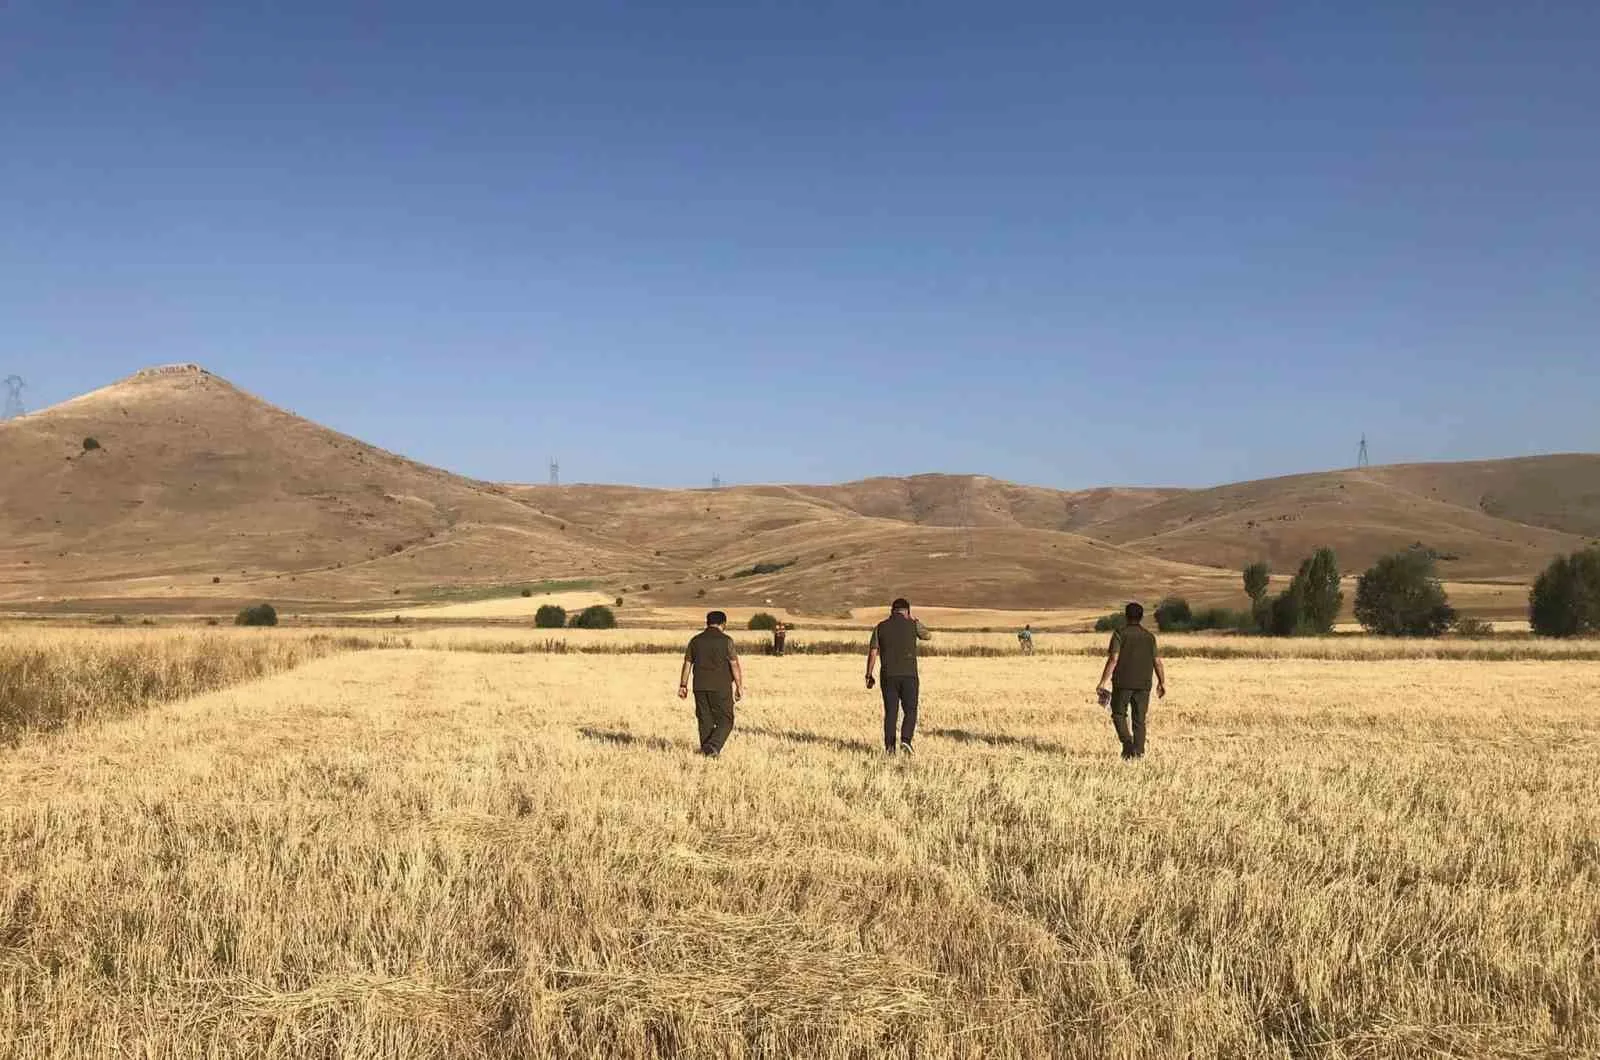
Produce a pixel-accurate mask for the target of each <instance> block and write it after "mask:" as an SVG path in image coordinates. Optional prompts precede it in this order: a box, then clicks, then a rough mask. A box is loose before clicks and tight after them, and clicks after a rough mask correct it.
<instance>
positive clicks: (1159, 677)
mask: <svg viewBox="0 0 1600 1060" xmlns="http://www.w3.org/2000/svg"><path fill="white" fill-rule="evenodd" d="M1122 613H1123V615H1124V616H1126V618H1127V620H1128V625H1127V627H1126V628H1124V629H1119V630H1116V631H1115V632H1113V633H1112V634H1111V647H1110V648H1109V649H1108V650H1107V652H1106V666H1105V669H1104V670H1102V671H1101V673H1100V684H1099V686H1098V687H1097V688H1096V692H1097V693H1098V695H1099V697H1100V702H1101V703H1103V704H1104V703H1108V705H1109V706H1110V707H1111V724H1112V725H1113V726H1115V727H1116V730H1117V739H1118V740H1121V741H1122V757H1123V758H1125V759H1129V758H1143V757H1144V733H1145V720H1146V718H1147V716H1148V714H1149V712H1150V685H1151V677H1152V676H1153V677H1154V678H1155V688H1156V696H1157V697H1158V698H1165V697H1166V694H1167V671H1166V667H1164V666H1162V665H1161V657H1160V655H1159V654H1158V653H1157V651H1156V635H1155V634H1154V633H1151V632H1150V631H1149V630H1148V629H1145V628H1144V626H1143V624H1142V623H1143V622H1144V608H1143V607H1142V606H1140V605H1139V604H1129V605H1128V606H1127V607H1126V608H1124V609H1123V612H1122ZM1107 681H1110V682H1111V688H1110V690H1109V692H1108V691H1107V689H1106V682H1107ZM1108 696H1109V701H1108ZM1130 707H1131V708H1133V728H1132V730H1131V731H1130V730H1129V728H1128V709H1129V708H1130Z"/></svg>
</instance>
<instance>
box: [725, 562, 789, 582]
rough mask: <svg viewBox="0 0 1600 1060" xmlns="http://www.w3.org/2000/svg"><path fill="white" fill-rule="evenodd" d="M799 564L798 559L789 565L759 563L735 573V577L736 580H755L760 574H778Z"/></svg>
mask: <svg viewBox="0 0 1600 1060" xmlns="http://www.w3.org/2000/svg"><path fill="white" fill-rule="evenodd" d="M799 562H800V561H799V560H798V559H791V560H789V561H788V562H787V563H757V564H755V565H754V566H750V567H746V568H745V569H744V570H736V571H734V572H733V576H734V577H735V578H754V577H756V576H757V575H760V574H776V573H778V572H779V571H781V570H786V569H788V568H789V567H792V566H794V565H795V564H796V563H799Z"/></svg>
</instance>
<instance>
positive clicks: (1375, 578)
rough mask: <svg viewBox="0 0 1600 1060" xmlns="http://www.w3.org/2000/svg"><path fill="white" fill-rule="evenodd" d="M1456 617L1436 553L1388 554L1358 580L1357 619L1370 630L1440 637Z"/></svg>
mask: <svg viewBox="0 0 1600 1060" xmlns="http://www.w3.org/2000/svg"><path fill="white" fill-rule="evenodd" d="M1455 619H1456V612H1455V608H1453V607H1451V606H1450V601H1449V599H1448V598H1447V597H1446V596H1445V591H1444V586H1443V585H1441V584H1439V578H1438V575H1437V573H1436V570H1435V565H1434V560H1433V554H1432V553H1430V552H1428V551H1427V550H1425V549H1418V548H1410V549H1406V550H1405V551H1404V552H1396V553H1394V554H1393V555H1389V556H1384V557H1382V558H1381V559H1379V560H1378V562H1377V563H1374V564H1373V565H1372V566H1371V567H1370V568H1368V569H1367V572H1366V573H1365V574H1363V575H1362V576H1361V579H1360V580H1359V581H1358V582H1356V621H1358V622H1360V623H1361V625H1362V626H1363V627H1364V628H1365V629H1366V630H1367V632H1369V633H1378V634H1382V635H1384V636H1389V637H1437V636H1438V635H1439V634H1441V633H1443V632H1444V631H1445V630H1447V629H1449V628H1450V627H1451V625H1452V624H1454V622H1455Z"/></svg>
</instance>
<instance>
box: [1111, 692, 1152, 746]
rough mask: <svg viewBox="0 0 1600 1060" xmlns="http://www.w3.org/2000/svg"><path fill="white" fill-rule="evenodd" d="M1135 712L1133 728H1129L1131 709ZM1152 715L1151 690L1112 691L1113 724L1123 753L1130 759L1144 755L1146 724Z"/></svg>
mask: <svg viewBox="0 0 1600 1060" xmlns="http://www.w3.org/2000/svg"><path fill="white" fill-rule="evenodd" d="M1130 707H1131V708H1132V711H1133V728H1132V729H1131V730H1130V729H1129V727H1128V712H1129V708H1130ZM1149 715H1150V690H1149V689H1148V688H1115V687H1113V688H1112V689H1111V724H1112V725H1113V726H1114V727H1115V728H1116V730H1117V739H1119V740H1121V741H1122V753H1123V754H1124V755H1125V756H1127V757H1129V758H1138V757H1139V756H1140V755H1142V754H1144V723H1145V719H1146V718H1148V717H1149Z"/></svg>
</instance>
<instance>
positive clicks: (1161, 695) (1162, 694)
mask: <svg viewBox="0 0 1600 1060" xmlns="http://www.w3.org/2000/svg"><path fill="white" fill-rule="evenodd" d="M1156 698H1157V699H1166V698H1167V686H1166V684H1165V683H1162V684H1159V685H1156Z"/></svg>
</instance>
